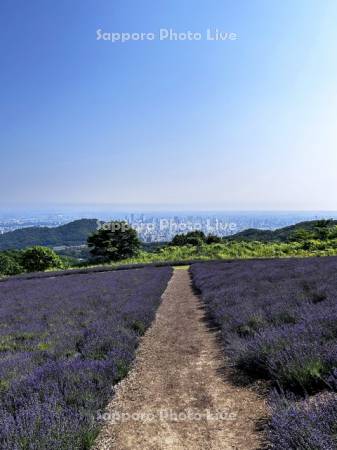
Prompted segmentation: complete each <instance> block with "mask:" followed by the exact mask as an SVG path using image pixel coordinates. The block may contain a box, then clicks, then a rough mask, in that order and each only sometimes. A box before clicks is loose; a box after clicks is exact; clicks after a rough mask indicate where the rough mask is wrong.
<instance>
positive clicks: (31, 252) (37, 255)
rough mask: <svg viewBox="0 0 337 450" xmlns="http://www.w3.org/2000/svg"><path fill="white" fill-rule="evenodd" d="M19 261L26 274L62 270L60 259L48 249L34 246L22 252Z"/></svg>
mask: <svg viewBox="0 0 337 450" xmlns="http://www.w3.org/2000/svg"><path fill="white" fill-rule="evenodd" d="M21 261H22V265H23V267H24V269H25V270H26V271H27V272H40V271H44V270H47V269H52V268H55V269H56V268H63V261H62V258H61V257H60V256H59V255H58V254H57V253H55V252H54V250H52V249H50V248H48V247H40V246H38V245H37V246H34V247H31V248H27V249H26V250H24V251H23V252H22V256H21Z"/></svg>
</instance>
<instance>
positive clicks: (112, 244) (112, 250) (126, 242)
mask: <svg viewBox="0 0 337 450" xmlns="http://www.w3.org/2000/svg"><path fill="white" fill-rule="evenodd" d="M88 246H89V248H90V249H91V250H90V252H91V254H92V256H94V257H95V258H97V259H101V260H103V261H120V260H122V259H126V258H131V257H132V256H135V255H136V254H137V252H138V250H139V247H140V241H139V239H138V235H137V232H136V230H134V229H133V228H131V227H130V226H129V225H128V224H127V223H126V222H119V221H113V222H110V223H106V224H104V225H103V226H102V228H100V229H99V230H98V231H96V233H94V234H93V235H92V236H90V237H89V238H88Z"/></svg>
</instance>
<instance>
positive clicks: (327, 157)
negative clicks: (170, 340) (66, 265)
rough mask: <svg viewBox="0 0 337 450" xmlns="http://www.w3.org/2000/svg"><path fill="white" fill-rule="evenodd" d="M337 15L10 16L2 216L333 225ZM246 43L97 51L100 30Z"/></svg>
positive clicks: (0, 79) (45, 8)
mask: <svg viewBox="0 0 337 450" xmlns="http://www.w3.org/2000/svg"><path fill="white" fill-rule="evenodd" d="M336 23H337V2H336V1H335V0H324V1H321V0H315V1H314V0H291V1H290V0H282V1H280V0H273V1H272V0H264V1H263V0H250V1H248V0H235V1H234V0H232V1H229V0H208V1H205V0H203V1H198V0H170V1H166V0H163V1H160V2H159V1H158V0H142V1H135V0H134V1H130V0H104V1H103V0H91V1H89V0H30V1H29V2H28V1H26V0H2V1H1V2H0V51H1V71H0V88H1V96H0V98H1V101H0V150H1V177H0V206H4V205H11V206H13V205H14V206H15V205H18V204H21V205H22V204H55V203H57V204H65V203H72V204H75V203H76V204H103V203H106V204H116V205H121V206H123V205H126V204H133V205H137V204H139V205H142V204H151V205H164V206H165V205H181V206H183V205H184V207H185V206H186V207H187V208H190V209H191V208H192V209H231V210H233V209H241V210H242V209H250V210H252V209H263V210H268V209H271V210H277V209H281V210H282V209H283V210H290V209H296V210H305V209H307V210H337V195H336V194H337V177H336V168H337V148H336V142H337V141H336V133H337V126H336V125H337V124H336V122H337V58H336V54H337V28H336ZM161 28H172V29H174V30H176V31H179V32H184V31H188V30H191V31H194V32H200V33H203V35H204V34H205V33H206V30H207V29H208V28H210V29H212V30H214V29H215V28H218V29H219V30H221V31H224V32H234V33H237V35H238V39H237V40H235V41H225V42H211V41H207V40H206V39H202V40H201V41H190V42H182V41H174V42H173V41H159V40H158V39H155V40H154V41H143V42H127V43H124V44H121V43H114V44H113V43H111V42H109V41H97V39H96V30H97V29H102V30H104V31H106V32H138V33H141V32H144V33H148V32H154V33H158V31H159V29H161Z"/></svg>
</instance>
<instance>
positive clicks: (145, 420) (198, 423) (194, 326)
mask: <svg viewBox="0 0 337 450" xmlns="http://www.w3.org/2000/svg"><path fill="white" fill-rule="evenodd" d="M223 365H224V357H223V354H222V353H221V348H220V345H219V343H218V341H217V336H216V332H214V331H211V330H210V329H209V327H208V326H207V322H206V320H205V312H204V310H203V308H202V304H201V302H200V300H199V298H198V297H197V296H196V295H195V294H194V293H193V290H192V287H191V281H190V276H189V273H188V271H187V270H175V271H174V274H173V276H172V279H171V280H170V282H169V284H168V287H167V289H166V291H165V293H164V295H163V301H162V303H161V305H160V307H159V309H158V312H157V316H156V320H155V321H154V323H153V325H152V326H151V327H150V328H149V330H148V331H147V332H146V334H145V336H144V337H143V339H142V342H141V345H140V347H139V349H138V352H137V357H136V360H135V364H134V367H133V369H132V370H131V372H130V373H129V375H128V377H127V378H126V379H125V380H124V381H123V382H122V383H120V385H119V386H118V389H117V391H116V395H115V397H114V399H113V400H112V402H111V403H110V405H109V406H108V408H107V410H106V413H108V414H109V415H110V417H109V420H107V421H106V422H105V425H104V427H103V429H102V432H101V433H100V435H99V437H98V440H97V444H96V447H95V448H96V449H97V450H108V449H109V450H110V449H117V450H136V449H137V450H138V449H144V450H161V449H163V450H167V449H170V450H185V449H188V450H198V449H200V450H204V449H212V450H220V449H221V450H224V449H225V450H226V449H240V450H241V449H242V450H253V449H257V448H259V447H260V445H261V443H262V442H261V439H262V436H261V433H258V432H257V431H256V424H257V422H258V421H259V420H260V419H262V418H264V417H265V416H266V405H265V403H264V401H263V400H262V399H261V398H260V397H259V396H258V395H257V394H256V393H255V392H254V391H253V390H250V389H248V388H243V387H238V386H235V385H233V383H231V381H230V370H231V369H230V368H226V367H225V368H224V367H223Z"/></svg>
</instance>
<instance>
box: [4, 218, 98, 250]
mask: <svg viewBox="0 0 337 450" xmlns="http://www.w3.org/2000/svg"><path fill="white" fill-rule="evenodd" d="M96 229H97V220H96V219H81V220H75V221H74V222H70V223H68V224H66V225H61V226H59V227H55V228H48V227H29V228H22V229H19V230H15V231H10V232H9V233H4V234H0V250H12V249H21V248H26V247H31V246H32V245H44V246H47V247H56V246H61V245H66V246H70V245H82V244H85V243H86V241H87V238H88V236H89V235H90V234H92V233H93V232H94V231H96Z"/></svg>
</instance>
